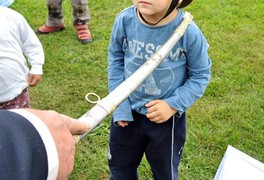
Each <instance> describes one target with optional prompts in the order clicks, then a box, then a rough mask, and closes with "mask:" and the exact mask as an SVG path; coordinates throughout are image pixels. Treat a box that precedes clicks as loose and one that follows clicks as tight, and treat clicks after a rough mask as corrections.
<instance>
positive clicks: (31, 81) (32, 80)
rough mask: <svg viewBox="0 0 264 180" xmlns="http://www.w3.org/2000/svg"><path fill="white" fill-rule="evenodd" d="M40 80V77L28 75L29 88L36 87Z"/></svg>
mask: <svg viewBox="0 0 264 180" xmlns="http://www.w3.org/2000/svg"><path fill="white" fill-rule="evenodd" d="M40 80H41V75H37V74H29V77H28V84H29V86H36V85H38V84H39V83H40Z"/></svg>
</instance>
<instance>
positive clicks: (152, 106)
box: [145, 100, 177, 124]
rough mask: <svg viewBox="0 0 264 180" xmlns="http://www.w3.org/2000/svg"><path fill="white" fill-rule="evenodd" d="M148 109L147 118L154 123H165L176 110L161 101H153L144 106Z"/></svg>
mask: <svg viewBox="0 0 264 180" xmlns="http://www.w3.org/2000/svg"><path fill="white" fill-rule="evenodd" d="M145 107H146V108H148V111H147V118H149V119H150V121H152V122H155V123H158V124H159V123H163V122H165V121H167V120H168V119H169V118H170V117H171V116H172V115H173V114H175V113H176V112H177V110H176V109H173V108H171V107H170V106H169V105H168V104H167V103H166V102H165V101H163V100H153V101H150V102H148V103H147V104H146V105H145Z"/></svg>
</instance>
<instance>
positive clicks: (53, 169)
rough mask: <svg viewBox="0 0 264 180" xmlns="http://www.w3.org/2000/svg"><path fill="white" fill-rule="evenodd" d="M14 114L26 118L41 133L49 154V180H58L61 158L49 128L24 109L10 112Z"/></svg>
mask: <svg viewBox="0 0 264 180" xmlns="http://www.w3.org/2000/svg"><path fill="white" fill-rule="evenodd" d="M10 111H12V112H15V113H17V114H20V115H21V116H23V117H25V118H26V119H27V120H28V121H29V122H31V124H32V125H33V126H34V127H35V128H36V130H37V131H38V132H39V134H40V136H41V138H42V140H43V143H44V145H45V147H46V152H47V156H48V157H47V159H48V177H47V180H54V179H56V177H57V175H58V170H59V158H58V152H57V148H56V145H55V142H54V140H53V137H52V135H51V133H50V131H49V129H48V127H47V126H46V125H45V123H44V122H43V121H42V120H41V119H39V118H38V117H37V116H36V115H34V114H32V113H31V112H28V111H26V110H23V109H12V110H10Z"/></svg>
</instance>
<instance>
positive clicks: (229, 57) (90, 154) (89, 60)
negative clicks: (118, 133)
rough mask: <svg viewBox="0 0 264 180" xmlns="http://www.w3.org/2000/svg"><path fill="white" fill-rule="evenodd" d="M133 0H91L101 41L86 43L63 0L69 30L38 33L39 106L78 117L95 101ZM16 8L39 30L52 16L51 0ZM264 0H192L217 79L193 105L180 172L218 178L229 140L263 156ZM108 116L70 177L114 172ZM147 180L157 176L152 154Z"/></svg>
mask: <svg viewBox="0 0 264 180" xmlns="http://www.w3.org/2000/svg"><path fill="white" fill-rule="evenodd" d="M131 4H132V2H131V1H130V0H123V1H114V0H101V1H89V8H90V11H91V17H92V18H91V21H90V24H89V26H90V30H91V32H92V34H93V37H94V41H93V43H91V44H89V45H81V44H80V43H79V42H78V41H77V40H76V32H75V29H74V27H73V26H72V15H71V6H70V1H65V2H64V3H63V7H64V21H65V25H66V30H65V31H63V32H61V33H56V34H50V35H39V36H38V37H39V39H40V41H41V42H42V44H43V47H44V51H45V56H46V60H45V65H44V75H43V79H42V83H41V84H40V85H39V86H37V87H34V88H31V89H30V94H31V102H32V106H33V107H34V108H38V109H53V110H56V111H58V112H61V113H64V114H67V115H69V116H72V117H75V118H78V117H80V116H81V115H82V114H83V113H85V112H86V111H87V110H89V109H91V108H92V107H93V106H94V105H93V104H89V103H88V102H86V101H85V99H84V96H85V94H86V93H88V92H95V93H97V94H98V95H99V96H101V97H105V96H106V95H107V94H108V90H107V47H108V42H109V38H110V33H111V28H112V24H113V21H114V18H115V16H116V15H117V13H118V12H120V11H121V10H122V9H123V8H125V7H127V6H129V5H131ZM12 8H13V9H15V10H17V11H18V12H20V13H21V14H23V15H24V17H25V18H26V19H27V20H28V22H29V24H30V25H31V27H32V28H33V29H34V30H35V29H37V28H38V27H39V26H41V25H43V24H44V23H45V20H46V15H47V11H46V4H45V1H38V0H21V1H15V3H14V4H13V5H12ZM263 9H264V3H263V2H262V0H252V1H250V3H249V2H248V1H246V0H232V1H230V0H220V1H219V0H203V1H202V0H195V1H194V2H193V3H192V5H191V6H189V7H187V8H185V10H186V11H189V12H190V13H191V14H192V15H193V16H194V21H195V22H196V23H197V25H198V26H199V27H200V28H201V30H202V31H203V33H204V35H205V36H206V38H207V40H208V43H209V44H210V51H209V53H210V57H211V59H212V62H213V66H212V79H211V83H210V85H209V86H208V88H207V90H206V93H205V95H204V97H203V98H202V99H200V100H199V101H198V102H197V103H196V104H195V105H194V106H193V107H191V108H190V109H189V110H188V111H187V113H188V114H187V115H188V119H187V122H188V124H187V142H186V146H185V149H184V153H183V158H182V161H181V164H180V168H179V171H180V179H182V180H185V179H186V180H200V179H201V180H205V179H206V180H209V179H213V177H214V175H215V173H216V171H217V168H218V166H219V164H220V161H221V159H222V157H223V155H224V152H225V150H226V148H227V146H228V144H230V145H232V146H234V147H236V148H238V149H239V150H241V151H243V152H245V153H247V154H248V155H250V156H252V157H253V158H256V159H258V160H259V161H262V162H264V141H263V134H264V76H263V71H264V58H263V56H264V50H263V49H264V44H263V43H264V34H263V32H264V25H263V18H264V12H263ZM109 120H110V117H107V118H106V119H105V121H103V122H102V123H101V124H100V125H99V126H98V127H97V128H96V129H95V130H94V131H93V132H92V133H90V134H89V135H88V136H87V137H86V138H85V139H84V140H83V141H81V142H80V143H79V144H77V147H76V158H75V168H74V171H73V174H72V175H71V177H70V179H72V180H80V179H91V180H104V179H108V177H109V169H108V166H107V149H108V137H109ZM139 174H140V177H141V179H142V180H149V179H151V173H150V171H149V166H148V164H147V162H146V160H145V159H143V161H142V164H141V165H140V169H139Z"/></svg>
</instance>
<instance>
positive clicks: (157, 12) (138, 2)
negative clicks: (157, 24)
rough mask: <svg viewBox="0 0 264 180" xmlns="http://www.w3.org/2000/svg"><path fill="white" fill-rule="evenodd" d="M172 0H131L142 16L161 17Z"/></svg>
mask: <svg viewBox="0 0 264 180" xmlns="http://www.w3.org/2000/svg"><path fill="white" fill-rule="evenodd" d="M171 1H172V0H133V4H134V5H135V6H136V8H137V9H138V11H139V12H140V13H141V14H142V15H143V16H155V17H157V18H158V17H163V16H164V15H165V14H166V12H167V10H168V8H169V6H170V4H171Z"/></svg>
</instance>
